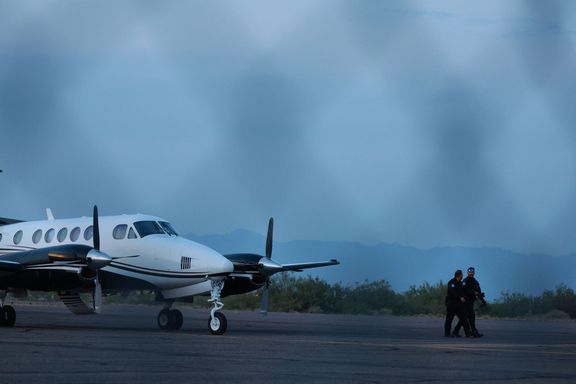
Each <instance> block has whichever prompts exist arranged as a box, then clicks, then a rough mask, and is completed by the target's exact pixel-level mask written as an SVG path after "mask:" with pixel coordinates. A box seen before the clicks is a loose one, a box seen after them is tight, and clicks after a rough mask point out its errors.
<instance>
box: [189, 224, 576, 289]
mask: <svg viewBox="0 0 576 384" xmlns="http://www.w3.org/2000/svg"><path fill="white" fill-rule="evenodd" d="M186 237H187V238H189V239H191V240H194V241H197V242H199V243H202V244H205V245H207V246H209V247H211V248H214V249H215V250H217V251H218V252H220V253H223V254H227V253H238V252H252V253H259V254H263V253H264V243H265V237H264V236H262V235H260V234H258V233H255V232H251V231H246V230H236V231H234V232H232V233H228V234H223V235H207V236H197V235H193V234H189V235H187V236H186ZM273 258H274V259H275V260H277V261H278V262H281V263H292V262H299V261H303V262H306V261H314V260H329V259H338V260H339V261H340V262H341V265H339V266H335V267H327V268H319V269H313V270H309V271H306V272H304V273H307V274H310V275H311V276H318V277H320V278H322V279H325V280H326V281H328V282H330V283H335V282H342V283H343V284H354V283H357V282H362V281H364V280H369V281H373V280H387V281H388V282H390V284H391V285H392V288H393V289H394V290H396V291H405V290H407V289H408V288H409V287H410V286H411V285H420V284H422V283H424V282H428V283H431V284H434V283H437V282H439V281H441V280H442V281H444V282H446V281H447V280H449V279H450V278H451V277H452V276H453V273H454V271H455V270H456V269H458V268H460V269H463V270H464V269H466V268H468V267H469V266H474V267H476V270H477V278H478V280H479V281H480V283H481V285H482V288H483V289H484V291H485V292H486V294H487V296H488V297H489V299H495V298H498V297H499V296H500V293H501V292H506V291H508V292H521V293H526V294H533V295H539V294H541V293H542V291H543V290H545V289H552V288H554V287H556V286H557V285H558V284H560V283H565V284H567V285H568V286H570V287H572V288H575V287H576V254H571V255H565V256H550V255H543V254H521V253H515V252H511V251H507V250H504V249H498V248H481V247H437V248H432V249H418V248H413V247H408V246H404V245H400V244H386V243H381V244H377V245H365V244H361V243H355V242H349V241H313V240H298V241H289V242H274V254H273Z"/></svg>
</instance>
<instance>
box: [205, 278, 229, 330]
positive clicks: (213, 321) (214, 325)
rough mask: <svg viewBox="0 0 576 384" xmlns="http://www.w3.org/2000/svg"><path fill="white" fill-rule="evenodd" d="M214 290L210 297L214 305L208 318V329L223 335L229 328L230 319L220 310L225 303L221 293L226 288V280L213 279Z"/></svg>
mask: <svg viewBox="0 0 576 384" xmlns="http://www.w3.org/2000/svg"><path fill="white" fill-rule="evenodd" d="M211 284H212V290H211V291H210V299H209V300H208V302H211V303H212V304H213V305H214V307H213V308H212V310H211V311H210V319H208V329H209V330H210V333H212V334H213V335H223V334H224V332H226V328H228V321H227V320H226V316H224V314H223V313H222V312H218V311H220V310H221V309H222V308H223V307H224V303H222V302H221V301H220V294H221V293H222V288H224V280H223V279H222V280H211Z"/></svg>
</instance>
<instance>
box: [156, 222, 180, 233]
mask: <svg viewBox="0 0 576 384" xmlns="http://www.w3.org/2000/svg"><path fill="white" fill-rule="evenodd" d="M159 223H160V225H161V226H162V229H164V231H166V233H167V234H169V235H170V236H178V233H177V232H176V230H175V229H174V227H173V226H172V224H170V223H167V222H165V221H159Z"/></svg>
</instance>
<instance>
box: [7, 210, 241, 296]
mask: <svg viewBox="0 0 576 384" xmlns="http://www.w3.org/2000/svg"><path fill="white" fill-rule="evenodd" d="M0 234H1V235H0V236H1V239H0V256H2V255H4V256H3V258H9V255H10V254H11V253H17V252H22V251H28V250H34V249H41V248H45V247H51V246H59V245H68V244H80V245H86V246H91V245H92V237H93V227H92V218H90V217H82V218H75V219H53V220H42V221H29V222H21V223H16V224H10V225H5V226H1V227H0ZM100 234H101V235H100V239H101V240H100V241H101V248H100V249H101V250H102V251H103V252H105V253H106V254H108V255H110V256H111V257H112V258H115V260H114V261H113V262H112V263H110V265H107V266H106V267H104V268H102V269H101V271H100V273H101V276H100V280H101V284H102V289H103V290H104V291H106V290H133V289H153V290H157V291H160V292H161V293H163V294H164V295H165V296H166V298H167V299H170V298H178V297H185V296H193V295H198V294H203V293H207V292H209V291H210V283H209V282H208V279H207V276H214V275H217V274H223V275H224V274H228V273H230V272H232V271H233V270H234V266H233V264H232V263H231V262H230V261H229V260H228V259H226V258H225V257H224V256H222V255H220V254H219V253H218V252H216V251H214V250H213V249H210V248H208V247H206V246H204V245H201V244H198V243H196V242H193V241H191V240H188V239H185V238H183V237H181V236H179V235H177V234H176V232H175V231H174V230H173V228H172V226H171V225H170V224H169V223H168V222H167V221H166V220H163V219H161V218H159V217H155V216H148V215H140V214H138V215H118V216H102V217H100ZM56 263H57V264H59V265H58V266H55V265H54V264H55V263H50V265H46V266H43V265H34V266H30V267H28V268H27V269H26V270H25V272H26V273H24V274H19V275H18V276H17V277H15V278H17V279H18V280H20V281H18V280H16V281H15V280H14V279H8V280H6V279H4V280H5V281H6V284H7V285H9V286H11V287H18V286H21V288H27V289H34V288H39V289H41V290H51V288H52V287H44V288H43V285H42V281H43V279H41V278H40V279H39V278H38V277H40V275H41V274H42V273H43V272H42V271H43V269H46V271H48V269H49V271H50V273H51V274H53V273H55V272H57V271H58V270H60V271H61V272H62V273H61V274H60V275H61V276H59V278H58V279H55V281H58V282H61V283H62V284H65V281H66V279H65V278H64V277H65V276H68V274H70V273H72V274H74V272H79V270H78V267H77V266H75V265H74V263H70V262H65V261H63V262H61V263H58V262H56ZM55 267H57V268H55ZM27 276H28V277H27ZM32 280H33V281H36V287H35V286H34V284H31V281H32Z"/></svg>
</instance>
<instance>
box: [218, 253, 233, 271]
mask: <svg viewBox="0 0 576 384" xmlns="http://www.w3.org/2000/svg"><path fill="white" fill-rule="evenodd" d="M220 269H221V273H232V272H234V264H232V262H231V261H230V260H228V259H227V258H225V257H224V256H222V263H221V266H220Z"/></svg>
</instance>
